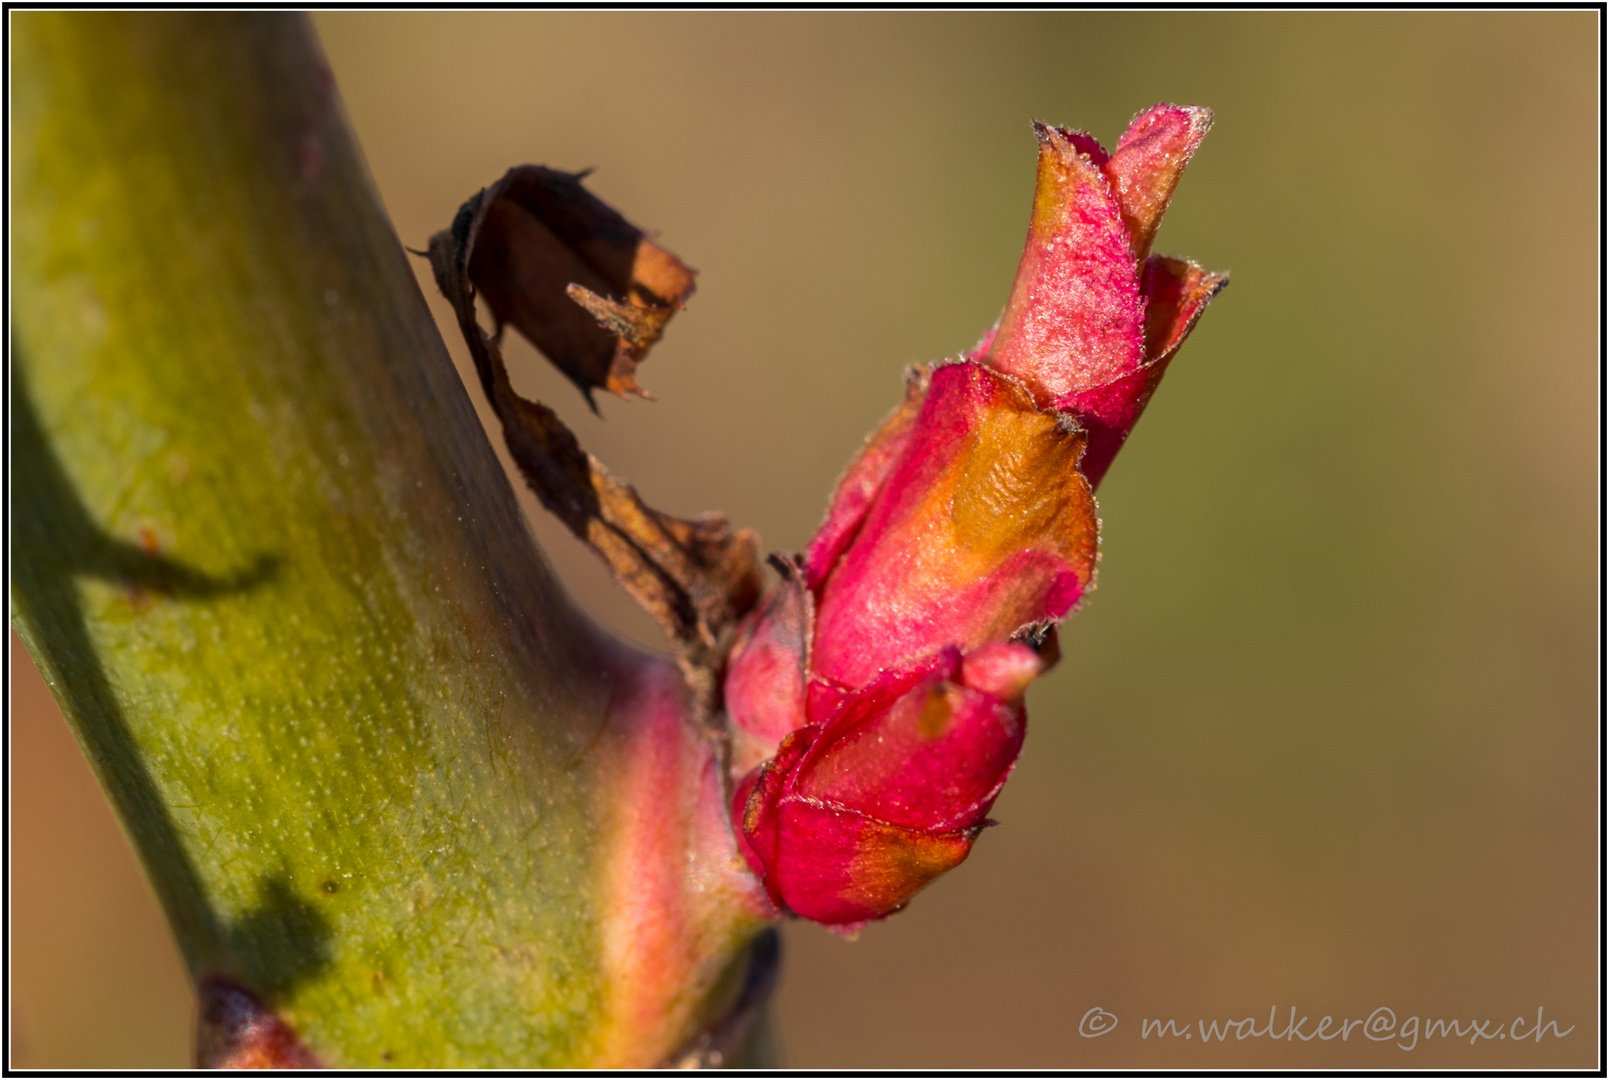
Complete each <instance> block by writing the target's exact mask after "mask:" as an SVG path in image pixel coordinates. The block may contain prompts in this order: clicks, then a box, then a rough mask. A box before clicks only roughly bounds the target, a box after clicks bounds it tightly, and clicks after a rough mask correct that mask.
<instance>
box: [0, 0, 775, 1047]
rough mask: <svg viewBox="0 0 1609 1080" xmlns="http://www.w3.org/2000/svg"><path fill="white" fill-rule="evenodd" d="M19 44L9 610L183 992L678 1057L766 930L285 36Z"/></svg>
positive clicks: (123, 36) (286, 32) (21, 23)
mask: <svg viewBox="0 0 1609 1080" xmlns="http://www.w3.org/2000/svg"><path fill="white" fill-rule="evenodd" d="M12 28H13V31H14V32H13V35H12V46H13V53H12V59H13V65H14V66H13V95H14V96H13V128H12V140H13V141H12V149H13V199H14V201H13V209H14V217H13V223H14V234H13V270H14V276H13V287H14V291H13V299H14V315H15V318H14V323H13V332H12V333H13V337H12V350H13V359H14V367H13V380H12V385H11V394H12V397H11V419H12V426H13V444H12V449H13V455H14V456H13V482H14V488H13V510H14V518H13V534H12V543H13V549H12V554H13V565H12V569H13V585H12V612H13V622H14V624H15V625H16V626H17V628H18V630H19V631H20V632H21V633H22V635H23V637H24V639H25V641H26V642H27V643H28V646H29V648H30V650H31V651H32V653H33V656H34V658H35V660H36V662H37V663H38V664H39V666H40V669H41V670H42V671H43V672H44V674H45V677H46V678H47V679H48V680H49V682H50V683H51V685H52V687H53V688H54V690H55V692H56V694H57V696H58V699H59V700H60V701H61V703H62V706H63V709H64V711H65V713H66V714H67V716H68V718H69V720H70V721H71V722H72V724H73V726H74V729H75V731H76V733H77V736H78V738H79V740H80V743H81V744H82V745H83V747H84V750H85V752H86V754H87V755H88V757H89V759H90V761H91V762H92V764H93V765H94V767H95V769H96V771H97V773H98V775H99V776H100V778H101V781H102V783H103V784H104V786H105V787H106V790H107V792H108V793H109V796H110V797H111V799H112V801H113V804H114V806H115V807H116V809H117V811H118V814H119V816H120V817H121V819H122V821H123V823H124V826H125V827H126V828H127V830H128V832H129V835H130V837H131V839H132V841H133V843H134V845H135V847H136V849H137V850H138V852H139V854H140V857H141V859H142V861H143V862H144V865H145V867H146V869H147V872H148V873H149V874H150V877H151V879H152V881H153V884H154V885H155V887H156V890H157V893H158V895H159V897H160V899H161V901H162V904H163V906H164V908H165V909H166V911H167V913H168V916H169V918H170V920H171V922H172V924H173V928H174V932H175V934H176V936H177V938H178V941H179V945H180V948H181V950H182V952H183V954H184V957H185V960H186V962H187V963H188V965H189V967H190V969H191V971H192V973H193V974H195V975H196V977H198V978H201V977H205V976H208V975H215V974H216V975H223V976H225V977H227V978H229V979H232V980H234V981H236V982H238V983H239V984H241V985H243V986H245V987H247V988H249V989H251V990H252V991H253V992H254V993H256V994H257V995H259V996H260V997H261V998H263V999H264V1000H265V1001H267V1002H269V1003H270V1004H271V1005H272V1006H273V1008H274V1009H275V1010H276V1011H277V1012H278V1013H279V1014H280V1016H282V1017H283V1018H284V1019H285V1021H286V1022H287V1023H288V1024H290V1026H291V1027H292V1028H293V1029H294V1030H295V1031H296V1032H297V1034H298V1035H299V1037H300V1038H301V1039H302V1040H303V1041H305V1043H306V1044H307V1046H308V1047H309V1048H310V1049H311V1050H312V1051H313V1052H314V1053H315V1054H316V1055H318V1056H319V1057H320V1058H321V1059H322V1060H323V1061H325V1062H326V1063H328V1064H331V1065H373V1066H381V1065H390V1066H395V1067H407V1066H446V1067H450V1066H524V1067H530V1066H554V1065H580V1064H653V1063H655V1062H657V1061H659V1060H661V1059H663V1058H664V1057H666V1056H667V1055H670V1054H673V1053H675V1052H676V1050H677V1048H678V1047H679V1046H680V1045H682V1044H683V1043H684V1042H685V1041H686V1040H687V1039H689V1038H691V1037H693V1036H695V1035H696V1033H697V1031H698V1030H699V1028H700V1025H702V1024H706V1023H708V1022H709V1021H710V1019H711V1016H710V1014H711V1012H712V1010H717V1009H718V1004H719V1003H718V1002H716V1001H715V1000H714V998H712V994H716V993H717V991H719V989H720V988H721V986H722V985H724V984H723V982H722V975H723V972H725V973H726V978H725V982H726V983H730V982H731V981H732V980H733V976H732V975H731V971H733V970H735V967H734V965H737V964H739V962H740V959H741V956H742V949H743V946H744V945H745V944H746V943H747V941H748V940H749V939H750V938H751V937H752V935H753V933H754V932H755V931H756V930H757V929H758V928H759V927H760V926H762V925H763V922H764V920H765V919H766V918H767V917H768V916H767V912H766V911H765V910H764V906H763V905H762V904H760V903H758V902H756V901H755V900H754V897H753V889H752V885H751V883H750V882H748V881H747V880H746V879H745V878H744V876H743V874H742V873H741V868H740V867H737V868H734V867H735V864H734V858H735V857H734V856H733V855H732V854H731V852H730V851H729V850H727V849H728V848H729V847H730V841H729V839H724V838H723V837H721V836H720V835H718V830H717V828H716V824H718V823H715V819H716V818H718V817H719V816H720V814H719V804H718V803H719V798H720V792H719V782H718V779H717V780H716V782H715V788H714V791H713V793H712V791H711V788H710V782H711V778H712V777H715V776H716V775H717V774H716V771H715V770H713V769H711V768H707V767H706V759H708V758H709V757H710V748H709V747H708V746H707V745H705V744H704V742H703V741H702V737H700V736H698V735H697V734H696V733H692V732H690V729H689V728H688V725H686V724H685V723H683V715H684V713H685V707H686V706H685V694H684V693H683V692H682V690H681V687H680V683H679V681H678V679H677V676H676V674H675V672H674V669H672V668H671V667H670V666H669V665H668V664H665V663H662V662H660V661H657V660H649V659H647V658H644V657H642V656H640V655H638V654H635V653H630V652H628V651H627V650H625V649H624V648H622V647H620V646H618V645H617V644H615V643H614V642H613V641H612V640H610V639H608V638H607V637H605V636H604V635H602V634H600V633H599V632H598V631H597V630H596V629H595V628H594V627H593V626H591V624H589V623H588V622H587V621H586V620H585V619H584V617H582V616H580V615H579V614H578V613H577V612H576V611H575V609H574V607H573V606H572V605H571V604H570V603H569V601H568V600H567V598H566V597H565V595H564V593H563V591H562V589H561V588H560V586H559V585H558V584H557V583H556V582H555V581H554V579H553V576H552V574H551V572H550V571H549V569H548V568H547V566H546V564H545V562H544V561H543V560H542V558H541V556H540V554H539V553H538V552H537V551H536V549H535V547H534V545H533V544H532V542H531V540H530V537H529V533H528V531H527V528H526V526H525V524H524V522H523V521H522V519H521V518H520V515H519V511H518V509H517V507H516V504H515V501H514V498H513V494H512V492H511V490H510V488H509V486H508V483H507V480H506V479H505V477H504V476H503V474H502V472H501V469H500V467H499V466H498V463H497V461H496V458H495V457H494V455H493V453H492V450H491V448H490V446H489V445H488V443H487V441H486V437H485V435H484V433H483V431H482V429H481V427H480V424H479V423H478V421H477V419H476V417H475V413H474V411H473V409H472V407H471V405H470V402H469V399H468V397H467V395H466V393H465V390H464V387H463V386H462V384H461V382H460V380H459V379H458V376H457V375H456V373H455V371H454V369H453V366H452V364H451V362H450V361H449V359H448V356H447V353H446V350H445V348H444V347H443V345H442V343H441V340H440V338H439V335H438V334H437V331H436V328H435V325H434V324H433V322H432V320H431V318H430V315H429V312H428V310H427V308H426V306H425V303H424V300H423V298H422V297H421V296H420V293H419V290H418V287H417V285H416V283H415V280H414V276H413V273H412V271H411V269H410V268H409V266H408V265H407V262H406V256H405V255H404V253H403V252H402V250H401V248H400V247H399V245H398V243H397V240H396V238H395V236H394V235H393V233H392V231H391V228H390V226H389V224H388V222H387V221H386V218H385V215H384V212H383V211H382V209H381V208H380V205H379V201H378V199H377V197H376V195H375V193H374V190H373V186H372V183H371V182H370V180H369V177H368V175H367V172H366V170H365V167H364V165H363V162H362V159H361V156H360V154H359V153H358V151H357V149H356V147H355V146H354V144H353V141H352V139H351V137H350V135H349V133H348V131H347V128H346V125H345V122H344V119H343V117H342V114H341V109H340V105H339V101H338V98H337V97H336V95H335V93H334V88H333V85H332V82H331V79H330V75H329V72H328V70H327V68H326V67H325V66H324V64H323V61H322V58H321V57H320V55H319V51H318V48H317V45H316V43H315V42H314V40H313V38H312V35H311V31H310V30H309V28H308V27H307V25H306V23H305V22H304V21H303V20H301V19H298V18H292V17H283V16H263V15H236V14H227V15H225V14H186V15H175V14H159V15H153V14H100V13H97V14H57V13H41V12H25V13H19V14H18V15H17V16H16V17H15V19H14V20H13V24H12ZM656 740H657V741H656ZM645 746H653V747H657V749H655V750H654V751H653V753H652V754H649V753H648V751H647V750H645V749H643V748H644V747H645ZM626 776H635V777H636V781H635V782H636V783H637V784H638V785H639V786H638V787H637V788H636V789H635V790H634V789H629V788H626V787H625V786H624V783H625V781H624V780H623V779H622V778H623V777H626ZM644 785H645V786H644ZM712 805H714V810H713V811H712V809H711V806H712ZM646 819H652V821H653V828H652V829H649V828H648V827H647V825H645V820H646ZM723 845H724V846H723ZM622 852H630V853H631V854H630V855H629V856H623V855H622V854H621V853H622ZM623 858H624V859H626V860H627V861H625V862H622V859H623ZM690 861H691V862H692V863H693V864H694V865H696V866H698V867H699V868H700V872H701V873H702V874H703V875H704V878H706V879H709V880H704V881H702V882H701V883H700V884H699V886H698V888H697V889H694V888H693V887H692V885H691V884H689V882H688V881H687V870H686V869H685V867H686V866H687V865H688V864H689V862H690ZM666 867H670V868H671V869H666ZM678 875H680V876H678ZM711 881H713V882H714V883H715V884H714V886H713V887H712V886H711V884H710V882H711ZM655 889H657V890H658V892H657V893H656V892H655ZM639 894H642V895H647V896H657V897H658V900H657V901H656V903H657V904H658V907H659V908H667V905H668V910H669V911H670V913H671V914H672V915H674V916H676V920H675V925H674V926H668V927H667V926H664V925H660V924H659V923H655V922H654V921H653V920H648V923H652V925H647V924H645V923H644V916H643V914H642V912H641V910H640V905H641V903H642V902H643V901H642V900H641V899H640V897H639ZM660 922H663V920H660ZM622 928H629V929H622ZM623 934H629V935H631V940H633V941H640V942H643V943H644V944H645V945H646V946H648V948H647V952H646V953H645V955H650V956H653V957H656V958H657V959H655V960H654V961H653V963H652V964H651V965H650V969H648V970H645V969H644V968H643V964H642V962H640V960H639V961H638V962H636V963H635V966H633V965H632V964H631V963H627V962H624V961H622V960H621V959H620V954H621V952H622V949H621V944H620V943H621V940H622V935H623ZM656 949H657V951H656ZM627 951H628V952H629V951H630V950H627Z"/></svg>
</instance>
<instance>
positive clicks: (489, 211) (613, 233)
mask: <svg viewBox="0 0 1609 1080" xmlns="http://www.w3.org/2000/svg"><path fill="white" fill-rule="evenodd" d="M585 175H586V174H585V173H567V172H562V171H560V170H558V169H549V168H546V167H544V166H541V165H520V166H517V167H515V168H513V169H510V170H509V171H508V172H507V173H506V174H505V175H504V176H503V178H502V179H501V180H499V181H498V182H497V183H495V184H493V185H492V186H491V187H489V188H487V189H486V190H485V191H483V192H481V193H480V195H478V196H477V197H475V198H474V199H471V200H470V201H469V202H468V203H467V204H465V207H464V211H463V212H464V213H468V215H469V221H468V223H467V231H466V232H465V233H464V235H463V238H462V244H463V248H464V251H465V253H466V254H465V258H466V264H467V266H468V271H469V280H470V282H471V283H472V284H473V285H474V286H475V288H476V289H478V290H479V291H480V295H482V296H483V297H485V298H486V302H487V305H488V306H489V307H490V308H491V310H492V315H493V316H494V317H495V318H496V320H497V333H498V334H499V335H501V333H502V329H503V326H504V325H505V324H512V325H513V326H514V328H515V329H517V330H518V331H519V332H520V333H521V334H524V335H525V337H526V338H527V339H529V340H530V342H531V343H532V344H533V345H535V346H536V347H537V348H538V349H540V350H541V351H542V353H543V355H545V356H546V357H547V358H548V359H549V360H551V361H552V362H553V364H554V365H555V366H556V367H558V369H559V370H560V371H562V372H564V374H565V375H566V376H568V377H569V379H570V381H571V382H573V383H575V384H576V386H577V387H579V388H580V390H581V393H582V394H583V395H585V397H586V399H587V403H588V404H589V405H591V404H593V401H592V392H593V390H594V389H596V388H598V387H602V388H604V389H606V390H609V391H611V392H612V393H615V394H619V395H621V396H625V395H626V394H628V393H630V394H639V395H641V396H645V397H646V396H647V395H646V394H644V393H643V390H642V388H641V387H640V386H638V384H637V376H636V372H637V365H638V364H640V363H642V361H643V359H644V358H645V357H646V356H647V354H648V350H649V349H650V348H652V347H653V345H654V343H655V342H657V341H658V340H659V338H660V335H661V334H662V333H664V330H665V324H666V323H667V322H669V321H670V317H671V316H672V315H674V314H675V313H676V312H677V311H678V310H679V309H681V308H682V307H683V306H684V305H685V304H686V303H687V298H688V297H690V296H692V295H693V288H694V285H693V275H694V272H693V271H692V270H691V269H689V268H688V267H687V266H685V265H684V264H683V263H682V261H681V260H680V259H678V258H677V257H676V256H675V255H673V254H671V253H670V252H669V251H666V250H665V249H664V248H662V247H660V246H659V245H658V244H656V243H654V242H653V241H652V240H650V239H649V238H648V237H647V235H646V234H644V232H643V230H641V229H639V228H638V227H637V226H635V225H633V224H632V223H631V222H629V221H627V220H626V219H625V218H624V217H622V216H621V215H620V214H619V213H617V212H616V211H615V210H614V209H613V208H611V207H610V206H609V205H608V204H606V203H605V202H603V200H601V199H599V198H598V197H597V196H596V195H594V194H592V193H591V192H590V191H588V190H587V189H586V188H585V187H584V186H583V185H582V183H581V181H582V179H583V178H584V177H585ZM594 407H596V406H594Z"/></svg>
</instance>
